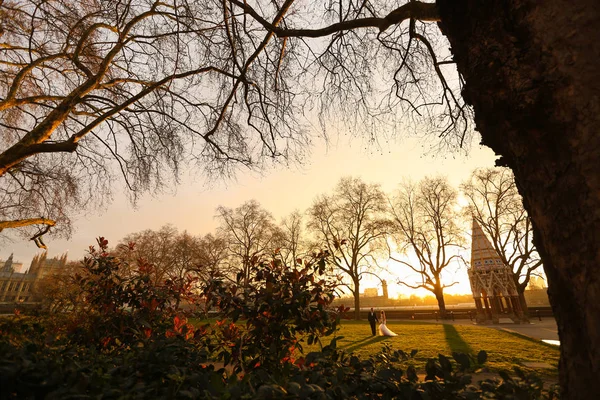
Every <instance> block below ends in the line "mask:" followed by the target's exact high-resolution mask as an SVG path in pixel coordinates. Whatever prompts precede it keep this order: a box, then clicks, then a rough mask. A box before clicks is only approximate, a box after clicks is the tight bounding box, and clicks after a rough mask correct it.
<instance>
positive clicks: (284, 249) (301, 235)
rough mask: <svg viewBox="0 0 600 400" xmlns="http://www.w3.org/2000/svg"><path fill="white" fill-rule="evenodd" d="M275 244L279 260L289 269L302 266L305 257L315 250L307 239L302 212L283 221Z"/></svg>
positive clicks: (293, 213) (295, 212) (293, 214)
mask: <svg viewBox="0 0 600 400" xmlns="http://www.w3.org/2000/svg"><path fill="white" fill-rule="evenodd" d="M274 243H275V246H276V248H277V249H278V253H279V258H280V259H281V261H282V262H283V263H284V264H285V265H287V266H289V267H292V266H295V265H298V264H301V263H302V260H303V259H304V258H305V256H307V255H308V253H311V252H312V250H314V249H312V248H311V246H310V244H309V242H308V239H307V237H306V232H305V229H304V219H303V215H302V214H301V213H300V211H298V210H296V211H294V212H292V213H291V214H290V215H288V216H287V217H285V218H283V219H282V220H281V223H280V224H279V226H278V227H277V230H276V238H275V242H274Z"/></svg>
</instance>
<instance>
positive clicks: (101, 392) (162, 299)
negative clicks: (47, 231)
mask: <svg viewBox="0 0 600 400" xmlns="http://www.w3.org/2000/svg"><path fill="white" fill-rule="evenodd" d="M99 245H100V250H99V251H96V250H95V249H94V250H92V251H91V253H90V257H89V258H87V259H86V261H85V262H84V267H85V270H87V271H88V274H87V275H86V276H78V277H77V278H76V279H78V280H79V282H80V283H81V286H80V288H81V295H82V297H81V298H82V302H83V303H84V305H82V306H81V308H79V309H75V310H73V312H72V313H67V314H65V315H63V316H58V318H59V321H55V323H54V324H50V323H49V322H48V319H45V318H44V317H43V316H41V317H24V316H15V317H12V318H5V319H3V320H1V322H0V399H17V398H18V399H38V398H47V399H65V398H77V399H83V398H92V397H93V398H101V399H123V398H127V399H137V398H140V399H141V398H148V399H253V398H256V399H275V398H277V399H392V398H394V399H410V400H413V399H440V400H441V399H484V398H500V399H509V398H510V399H530V398H531V399H534V398H535V399H538V398H539V399H553V398H556V395H555V394H554V392H553V391H547V390H544V389H543V385H542V382H541V380H540V379H539V378H536V377H535V376H530V375H525V374H524V373H523V372H522V371H520V370H518V369H516V370H515V374H516V376H515V377H512V376H510V375H508V374H507V373H501V375H500V377H501V378H502V379H496V380H486V381H483V382H481V383H480V384H479V385H477V386H476V385H472V384H471V376H470V375H469V373H470V372H472V371H473V369H474V368H476V367H478V366H481V364H483V363H484V362H485V360H486V358H487V354H486V353H485V352H480V353H479V354H478V356H477V359H476V360H475V359H473V358H472V357H471V356H468V355H465V354H462V353H454V354H453V358H454V360H455V362H453V361H452V360H450V359H449V358H447V357H445V356H443V355H441V354H440V355H439V357H438V359H431V360H429V361H428V362H427V364H426V366H425V372H426V377H425V379H424V380H423V381H420V380H419V375H418V372H417V368H416V367H415V366H414V365H412V359H413V357H414V356H415V354H416V350H413V351H411V352H410V353H407V352H404V351H402V350H394V349H392V348H390V346H388V345H386V346H384V348H383V349H382V351H381V352H380V353H378V354H376V355H374V356H372V357H370V358H368V359H359V358H358V357H356V356H354V355H352V354H348V353H346V352H344V351H342V350H339V349H337V348H336V341H337V340H338V339H339V338H334V339H333V340H331V342H330V344H329V345H327V346H323V347H322V349H321V351H318V352H310V353H308V354H304V353H302V350H303V349H302V343H304V341H306V342H307V343H309V344H312V343H313V342H318V343H319V342H320V338H321V337H322V336H323V335H328V334H331V333H333V332H334V331H335V330H336V328H337V325H338V323H339V314H340V311H344V310H339V309H338V310H330V309H328V306H329V304H330V302H331V300H332V291H333V290H334V288H335V284H334V283H333V282H330V281H328V280H326V279H323V278H322V274H323V272H324V269H325V262H324V261H323V258H321V257H317V258H316V260H314V261H308V262H304V263H303V264H302V267H298V268H289V267H285V266H284V265H282V263H280V262H278V261H277V260H275V261H271V262H265V263H258V264H257V267H256V270H255V271H254V272H255V273H254V274H253V276H254V278H253V282H252V283H253V284H252V285H250V286H246V287H244V288H243V289H241V286H240V285H235V284H225V283H224V282H223V281H213V282H211V283H209V284H208V285H207V286H206V287H205V288H204V289H203V296H202V297H203V298H204V301H205V302H206V304H207V305H212V306H214V307H215V309H217V310H218V312H219V315H220V317H219V319H218V320H217V322H216V323H213V324H211V323H206V324H204V325H200V326H192V325H191V324H188V323H187V321H186V317H185V314H184V313H182V311H181V310H179V309H178V308H177V305H178V304H179V302H180V301H181V300H182V299H183V298H188V297H193V296H192V294H193V293H192V292H191V291H190V290H188V289H189V288H188V285H186V284H183V285H182V284H181V283H177V282H165V283H164V284H161V285H159V286H157V287H155V286H152V285H149V284H148V283H147V281H146V279H145V276H146V273H147V270H148V268H151V266H147V267H144V268H145V269H144V268H141V269H140V271H138V273H136V274H129V277H125V276H124V275H122V274H121V273H120V271H121V270H124V269H122V267H123V265H122V262H121V261H120V260H118V259H116V258H114V257H111V256H110V255H109V254H108V253H107V252H106V251H105V250H106V245H107V243H106V241H105V240H103V239H100V240H99ZM188 283H189V282H188ZM84 310H85V312H84ZM55 317H56V316H55ZM60 318H64V321H63V322H64V323H62V324H61V321H60ZM74 321H77V326H75V327H74V325H73V322H74ZM406 364H408V365H409V366H408V367H407V368H406V371H404V370H403V369H402V368H401V365H406Z"/></svg>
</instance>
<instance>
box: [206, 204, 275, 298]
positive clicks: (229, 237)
mask: <svg viewBox="0 0 600 400" xmlns="http://www.w3.org/2000/svg"><path fill="white" fill-rule="evenodd" d="M216 217H217V219H218V221H219V227H218V229H217V231H218V234H219V236H220V237H222V238H223V239H224V240H225V243H226V246H227V253H228V256H229V259H228V262H229V271H230V272H231V275H234V276H236V275H237V274H240V275H241V280H240V283H241V284H242V285H244V286H246V285H247V284H248V282H249V280H250V274H251V272H252V266H255V265H257V264H258V263H259V262H260V261H261V260H263V258H264V257H270V256H272V255H273V253H274V251H275V248H276V247H275V246H276V244H275V239H276V225H275V221H274V219H273V216H272V215H271V213H269V212H268V211H267V210H265V209H264V208H262V207H261V205H260V204H259V203H258V202H257V201H256V200H250V201H247V202H245V203H244V204H242V205H241V206H239V207H237V208H235V209H231V208H227V207H223V206H220V207H218V208H217V215H216Z"/></svg>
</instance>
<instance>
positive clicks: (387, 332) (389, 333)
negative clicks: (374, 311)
mask: <svg viewBox="0 0 600 400" xmlns="http://www.w3.org/2000/svg"><path fill="white" fill-rule="evenodd" d="M379 320H380V321H381V324H380V325H379V333H380V334H381V336H398V335H397V334H395V333H394V332H392V331H390V330H389V328H388V327H387V326H386V322H387V320H386V319H385V312H384V311H383V310H381V318H380V319H379Z"/></svg>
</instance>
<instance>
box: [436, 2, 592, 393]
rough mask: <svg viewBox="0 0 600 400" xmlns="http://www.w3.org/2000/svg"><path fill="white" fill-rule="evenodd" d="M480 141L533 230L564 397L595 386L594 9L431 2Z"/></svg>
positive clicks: (552, 4)
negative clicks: (509, 181)
mask: <svg viewBox="0 0 600 400" xmlns="http://www.w3.org/2000/svg"><path fill="white" fill-rule="evenodd" d="M438 6H439V8H440V13H441V21H442V22H441V23H440V27H441V29H442V31H443V32H444V34H445V35H446V36H447V37H448V39H449V41H450V44H451V46H452V53H453V54H454V59H455V61H456V62H457V66H458V70H459V71H460V73H461V74H462V75H463V76H464V78H465V81H466V86H465V88H464V93H463V95H464V97H465V99H466V101H467V102H468V103H470V104H472V105H473V107H474V110H475V116H476V117H475V120H476V124H477V129H478V131H479V132H481V135H482V138H483V143H484V144H485V145H487V146H489V147H491V148H492V149H494V150H495V151H496V153H498V154H500V155H501V156H502V158H501V160H500V162H501V163H502V164H503V165H507V166H509V167H510V168H512V170H513V171H514V174H515V180H516V183H517V186H518V188H519V191H520V193H521V194H522V196H523V199H524V205H525V208H526V209H527V211H528V212H529V215H530V216H531V218H532V220H533V221H534V225H535V226H534V242H535V244H536V246H537V248H538V250H539V252H540V254H541V255H542V258H543V260H544V269H545V271H546V275H547V276H548V293H549V296H550V301H551V304H552V307H553V310H554V315H555V316H556V320H557V323H558V330H559V337H560V341H561V346H560V351H561V360H560V385H561V390H562V395H563V397H562V398H565V399H583V398H590V399H592V398H593V399H598V398H600V385H597V384H593V382H596V381H597V379H598V377H599V376H600V275H599V274H598V272H599V270H598V267H599V266H600V250H599V249H600V247H599V243H600V175H599V174H598V170H599V168H600V134H599V132H598V130H599V128H600V73H599V71H600V69H599V68H598V66H599V65H600V40H598V39H599V38H600V7H598V2H597V0H581V1H572V2H571V1H561V0H545V1H536V0H505V1H501V0H493V1H492V0H454V1H452V0H438Z"/></svg>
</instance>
